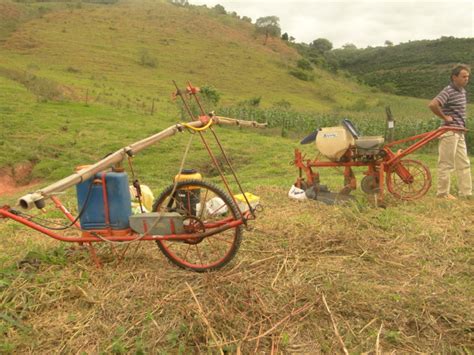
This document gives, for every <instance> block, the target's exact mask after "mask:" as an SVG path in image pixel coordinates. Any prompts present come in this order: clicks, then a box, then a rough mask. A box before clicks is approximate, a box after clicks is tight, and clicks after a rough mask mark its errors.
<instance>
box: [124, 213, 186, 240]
mask: <svg viewBox="0 0 474 355" xmlns="http://www.w3.org/2000/svg"><path fill="white" fill-rule="evenodd" d="M129 222H130V227H131V228H132V229H133V230H134V231H135V232H137V233H139V234H145V233H146V234H147V235H169V234H182V233H184V227H183V216H181V215H180V214H179V213H176V212H150V213H140V214H135V215H132V216H130V217H129Z"/></svg>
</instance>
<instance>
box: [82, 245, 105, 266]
mask: <svg viewBox="0 0 474 355" xmlns="http://www.w3.org/2000/svg"><path fill="white" fill-rule="evenodd" d="M86 244H87V248H88V249H89V254H90V255H91V259H92V261H93V262H94V263H95V265H96V266H97V268H98V269H102V263H101V262H100V259H99V258H98V257H97V253H96V252H95V248H94V246H93V245H92V243H86Z"/></svg>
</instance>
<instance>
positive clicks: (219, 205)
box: [206, 197, 228, 215]
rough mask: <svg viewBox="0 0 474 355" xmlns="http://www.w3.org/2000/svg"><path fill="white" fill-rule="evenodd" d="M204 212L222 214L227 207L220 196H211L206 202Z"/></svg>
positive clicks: (226, 210)
mask: <svg viewBox="0 0 474 355" xmlns="http://www.w3.org/2000/svg"><path fill="white" fill-rule="evenodd" d="M206 212H207V214H208V215H223V214H226V213H227V212H228V209H227V206H226V204H225V203H224V201H222V199H221V198H220V197H213V198H211V199H210V200H209V201H207V202H206Z"/></svg>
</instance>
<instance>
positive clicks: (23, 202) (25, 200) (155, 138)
mask: <svg viewBox="0 0 474 355" xmlns="http://www.w3.org/2000/svg"><path fill="white" fill-rule="evenodd" d="M212 120H213V122H214V123H216V124H224V125H233V126H243V127H256V128H263V127H266V124H265V123H257V122H254V121H245V120H237V119H233V118H228V117H221V116H213V117H212ZM186 126H191V127H195V128H200V127H202V126H204V123H203V122H201V121H193V122H189V123H186ZM184 129H185V126H184V125H182V124H179V123H178V124H176V125H173V126H170V127H168V128H166V129H164V130H163V131H161V132H159V133H156V134H154V135H152V136H150V137H147V138H145V139H142V140H140V141H138V142H135V143H133V144H131V145H129V146H126V147H124V148H122V149H119V150H117V151H116V152H114V153H112V154H110V155H108V156H107V157H106V158H104V159H102V160H100V161H98V162H97V163H95V164H93V165H91V166H88V167H86V168H84V169H82V170H79V171H77V172H76V173H74V174H72V175H69V176H68V177H65V178H64V179H61V180H59V181H57V182H55V183H53V184H51V185H49V186H47V187H45V188H42V189H40V190H37V191H35V192H33V193H29V194H27V195H25V196H23V197H21V198H20V199H19V200H18V204H19V205H20V206H21V207H22V208H24V209H30V208H32V207H33V206H36V207H39V208H40V207H42V206H43V205H44V200H45V199H46V198H47V197H49V196H51V195H53V194H55V193H58V192H61V191H64V190H66V189H68V188H69V187H71V186H74V185H77V184H80V183H81V182H82V181H84V180H87V179H89V178H91V177H92V176H94V175H95V174H97V173H98V172H101V171H104V170H106V169H108V168H110V167H112V166H114V165H116V164H118V163H120V162H121V161H122V160H123V159H125V158H126V157H127V156H128V155H130V156H132V155H135V154H137V153H138V152H140V151H142V150H143V149H145V148H147V147H149V146H151V145H153V144H155V143H157V142H159V141H161V140H163V139H165V138H168V137H171V136H173V135H175V134H176V133H178V132H181V131H183V130H184Z"/></svg>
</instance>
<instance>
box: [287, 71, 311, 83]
mask: <svg viewBox="0 0 474 355" xmlns="http://www.w3.org/2000/svg"><path fill="white" fill-rule="evenodd" d="M290 75H293V76H294V77H295V78H298V79H300V80H303V81H313V80H314V75H312V74H309V73H308V72H306V71H303V70H301V69H297V68H295V69H291V70H290Z"/></svg>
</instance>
